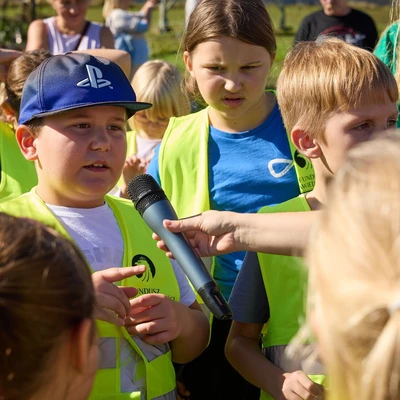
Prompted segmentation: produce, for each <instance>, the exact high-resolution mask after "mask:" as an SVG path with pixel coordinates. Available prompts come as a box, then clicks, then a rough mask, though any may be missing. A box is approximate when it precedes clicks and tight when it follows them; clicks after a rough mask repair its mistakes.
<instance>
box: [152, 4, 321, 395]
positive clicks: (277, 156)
mask: <svg viewBox="0 0 400 400" xmlns="http://www.w3.org/2000/svg"><path fill="white" fill-rule="evenodd" d="M275 52H276V40H275V36H274V29H273V26H272V23H271V19H270V16H269V14H268V12H267V10H266V8H265V4H264V2H263V1H262V0H254V1H238V0H219V1H215V0H203V1H201V2H200V3H199V4H198V6H197V7H196V8H195V9H194V11H193V12H192V13H191V15H190V18H189V21H188V25H187V29H186V34H185V38H184V61H185V64H186V70H187V87H188V88H189V89H192V90H191V91H192V93H193V95H195V96H196V99H198V100H199V101H202V102H203V103H205V105H207V107H206V108H205V109H203V110H201V111H199V112H197V113H193V114H190V115H188V116H185V117H181V118H171V120H170V123H169V125H168V128H167V130H166V133H165V135H164V138H163V140H162V142H161V145H160V147H159V150H157V149H156V151H155V155H154V157H153V159H152V161H151V162H150V164H149V166H148V169H147V173H149V174H151V175H152V176H153V177H154V178H155V179H156V180H157V181H158V182H159V183H160V184H161V186H162V187H163V189H164V190H165V192H166V194H167V196H168V197H169V199H170V200H171V203H172V205H173V206H174V208H175V209H176V211H177V214H178V216H179V217H188V216H190V215H193V214H198V213H200V212H202V211H205V210H210V209H216V210H232V211H240V212H256V211H258V210H259V209H260V208H261V207H262V206H264V205H266V204H276V203H281V202H283V201H285V200H288V199H289V198H292V197H296V196H297V195H298V194H299V193H300V191H303V190H310V188H311V187H312V185H311V183H312V179H311V178H312V175H313V173H312V168H309V169H307V170H306V174H309V175H310V179H308V180H307V182H308V183H309V184H310V185H311V186H310V187H307V186H304V187H301V185H300V183H299V181H298V175H299V174H298V173H297V172H298V171H297V169H299V166H301V165H303V164H304V159H301V160H300V161H299V160H298V157H297V155H295V149H294V150H293V151H292V148H291V144H290V140H288V137H287V134H286V131H285V128H284V126H283V122H282V117H281V114H280V111H279V108H278V105H277V103H276V98H275V94H274V93H273V92H271V91H265V87H266V85H267V79H268V75H269V71H270V68H271V65H272V63H273V61H274V58H275ZM197 89H198V90H197ZM200 97H201V98H202V100H200V99H199V98H200ZM295 160H296V161H298V163H296V162H295ZM308 166H309V164H308ZM300 169H301V167H300ZM243 258H244V253H243V252H235V253H232V254H229V255H225V256H221V257H216V258H215V259H214V260H213V265H212V273H213V276H214V278H215V280H216V281H217V283H218V284H219V286H220V289H221V292H222V294H223V295H224V296H225V297H226V298H228V297H229V295H230V292H231V289H232V287H233V284H234V282H235V279H236V276H237V274H238V271H239V270H240V268H241V265H242V261H243ZM212 324H213V326H212V337H211V341H210V345H209V347H208V349H207V350H206V352H205V353H203V354H202V356H201V357H200V358H199V359H197V360H195V361H194V362H193V363H191V364H190V365H187V366H185V368H184V369H183V375H182V379H183V380H184V381H185V383H186V385H187V386H188V389H189V391H190V392H191V398H192V399H193V400H196V399H205V398H210V396H212V397H214V398H218V399H229V400H230V399H238V400H239V399H245V400H251V399H253V398H254V399H255V398H258V396H259V393H258V390H257V389H255V388H254V387H253V386H252V385H249V383H248V382H246V381H245V380H244V379H242V378H241V377H240V375H238V374H237V373H236V372H235V371H234V370H233V369H232V368H231V366H230V365H229V363H228V362H227V360H226V359H225V356H224V351H223V349H224V345H225V340H226V336H227V333H228V330H229V327H230V321H219V320H215V319H214V321H213V323H212ZM221 371H224V374H225V377H226V381H227V382H234V384H233V385H230V384H226V385H225V384H221V381H220V373H221Z"/></svg>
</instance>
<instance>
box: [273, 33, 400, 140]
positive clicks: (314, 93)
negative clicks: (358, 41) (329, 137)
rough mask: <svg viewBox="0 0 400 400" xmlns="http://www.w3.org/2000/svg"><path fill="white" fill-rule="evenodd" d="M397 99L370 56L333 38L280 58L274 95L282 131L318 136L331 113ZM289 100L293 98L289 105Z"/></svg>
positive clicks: (299, 46) (392, 85)
mask: <svg viewBox="0 0 400 400" xmlns="http://www.w3.org/2000/svg"><path fill="white" fill-rule="evenodd" d="M386 96H388V97H389V99H390V100H391V101H392V102H393V103H395V102H397V99H398V89H397V84H396V81H395V79H394V77H393V75H392V73H391V72H390V70H389V69H388V68H387V67H386V65H385V64H383V62H382V61H380V60H379V59H378V58H377V57H375V56H374V55H373V54H372V53H371V52H369V51H367V50H364V49H361V48H358V47H356V46H353V45H351V44H348V43H345V42H344V41H343V40H340V39H337V38H333V37H320V38H318V39H317V40H316V41H313V42H300V43H298V44H297V45H296V46H295V47H293V48H292V49H291V50H290V51H289V53H288V54H287V55H286V57H285V60H284V66H283V68H282V71H281V73H280V75H279V77H278V82H277V97H278V104H279V106H280V109H281V112H282V117H283V121H284V124H285V127H286V129H287V131H288V132H291V131H292V129H293V128H294V127H295V126H299V127H300V128H301V129H303V130H305V131H306V132H307V133H308V134H309V135H310V137H312V138H315V139H319V138H323V133H324V131H325V126H326V121H327V119H328V118H329V117H330V116H331V115H332V113H338V112H341V111H344V110H348V109H350V108H357V107H359V106H360V105H361V104H363V103H365V102H373V103H374V104H380V103H382V102H383V101H384V99H385V98H386ZM293 99H296V100H295V101H293Z"/></svg>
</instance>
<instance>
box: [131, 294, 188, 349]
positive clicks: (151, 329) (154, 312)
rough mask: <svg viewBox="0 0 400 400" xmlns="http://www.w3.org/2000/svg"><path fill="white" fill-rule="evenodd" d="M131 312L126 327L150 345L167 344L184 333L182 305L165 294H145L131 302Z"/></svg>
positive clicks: (183, 307)
mask: <svg viewBox="0 0 400 400" xmlns="http://www.w3.org/2000/svg"><path fill="white" fill-rule="evenodd" d="M130 303H131V307H132V309H131V312H130V314H129V316H127V317H126V318H125V327H126V329H127V331H128V332H129V333H130V334H131V335H137V334H139V335H142V336H143V339H144V340H145V342H146V343H148V344H153V345H156V344H161V343H167V342H170V341H172V340H174V339H176V338H177V337H178V336H179V335H180V334H181V332H182V329H183V326H184V323H185V321H184V320H183V318H184V315H185V314H186V313H185V312H183V309H187V307H186V306H184V305H183V304H181V303H177V302H175V301H172V300H171V299H169V298H168V297H167V296H164V295H163V294H145V295H143V296H139V297H136V298H134V299H132V300H131V301H130Z"/></svg>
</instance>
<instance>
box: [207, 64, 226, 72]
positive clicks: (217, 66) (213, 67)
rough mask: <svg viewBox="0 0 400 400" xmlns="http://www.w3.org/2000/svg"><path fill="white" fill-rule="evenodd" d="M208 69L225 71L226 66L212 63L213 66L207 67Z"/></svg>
mask: <svg viewBox="0 0 400 400" xmlns="http://www.w3.org/2000/svg"><path fill="white" fill-rule="evenodd" d="M207 69H209V70H211V71H223V70H224V67H221V66H220V65H211V66H209V67H207Z"/></svg>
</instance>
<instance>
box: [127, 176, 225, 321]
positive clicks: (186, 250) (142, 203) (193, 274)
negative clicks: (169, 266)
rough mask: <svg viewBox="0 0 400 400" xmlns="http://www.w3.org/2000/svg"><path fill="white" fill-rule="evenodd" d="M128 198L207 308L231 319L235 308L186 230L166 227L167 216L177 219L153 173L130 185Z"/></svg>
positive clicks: (217, 315) (140, 177)
mask: <svg viewBox="0 0 400 400" xmlns="http://www.w3.org/2000/svg"><path fill="white" fill-rule="evenodd" d="M128 194H129V198H130V199H131V200H132V202H133V204H134V205H135V208H136V210H137V211H138V212H139V214H140V215H141V216H142V218H143V219H144V220H145V222H146V224H147V225H148V226H149V227H150V228H151V229H152V230H153V232H155V233H156V234H157V235H158V236H159V237H160V238H161V239H162V240H163V241H164V243H165V244H166V245H167V246H168V248H169V250H170V251H171V253H172V254H173V255H174V257H175V260H176V261H177V262H178V264H179V265H180V267H181V268H182V270H183V272H184V273H185V274H186V276H187V277H188V279H189V281H190V282H191V284H192V285H193V287H194V289H195V290H196V291H197V293H198V294H199V295H200V297H201V298H202V299H203V301H204V304H205V305H206V306H207V308H208V309H209V310H210V311H211V312H212V314H213V315H215V316H216V317H217V318H219V319H229V318H231V316H232V311H231V309H230V307H229V305H228V303H227V301H226V300H225V298H224V297H223V295H222V294H221V292H220V291H219V287H218V285H217V283H216V282H215V280H214V279H213V278H212V276H211V275H210V273H209V272H208V270H207V268H206V266H205V265H204V263H203V261H202V260H201V258H200V257H199V256H198V254H197V253H196V252H195V251H194V250H193V248H192V246H191V245H190V243H189V242H188V240H187V239H186V237H185V236H184V234H183V233H173V232H170V231H169V230H167V229H166V228H165V227H164V226H163V220H164V219H170V220H176V219H178V217H177V215H176V213H175V210H174V209H173V207H172V205H171V203H170V201H169V200H168V198H167V196H166V195H165V193H164V191H163V190H162V189H161V187H160V186H159V185H158V183H157V182H156V181H155V180H154V178H153V177H152V176H151V175H148V174H141V175H138V176H136V177H135V178H133V179H132V180H131V181H130V182H129V184H128Z"/></svg>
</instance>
